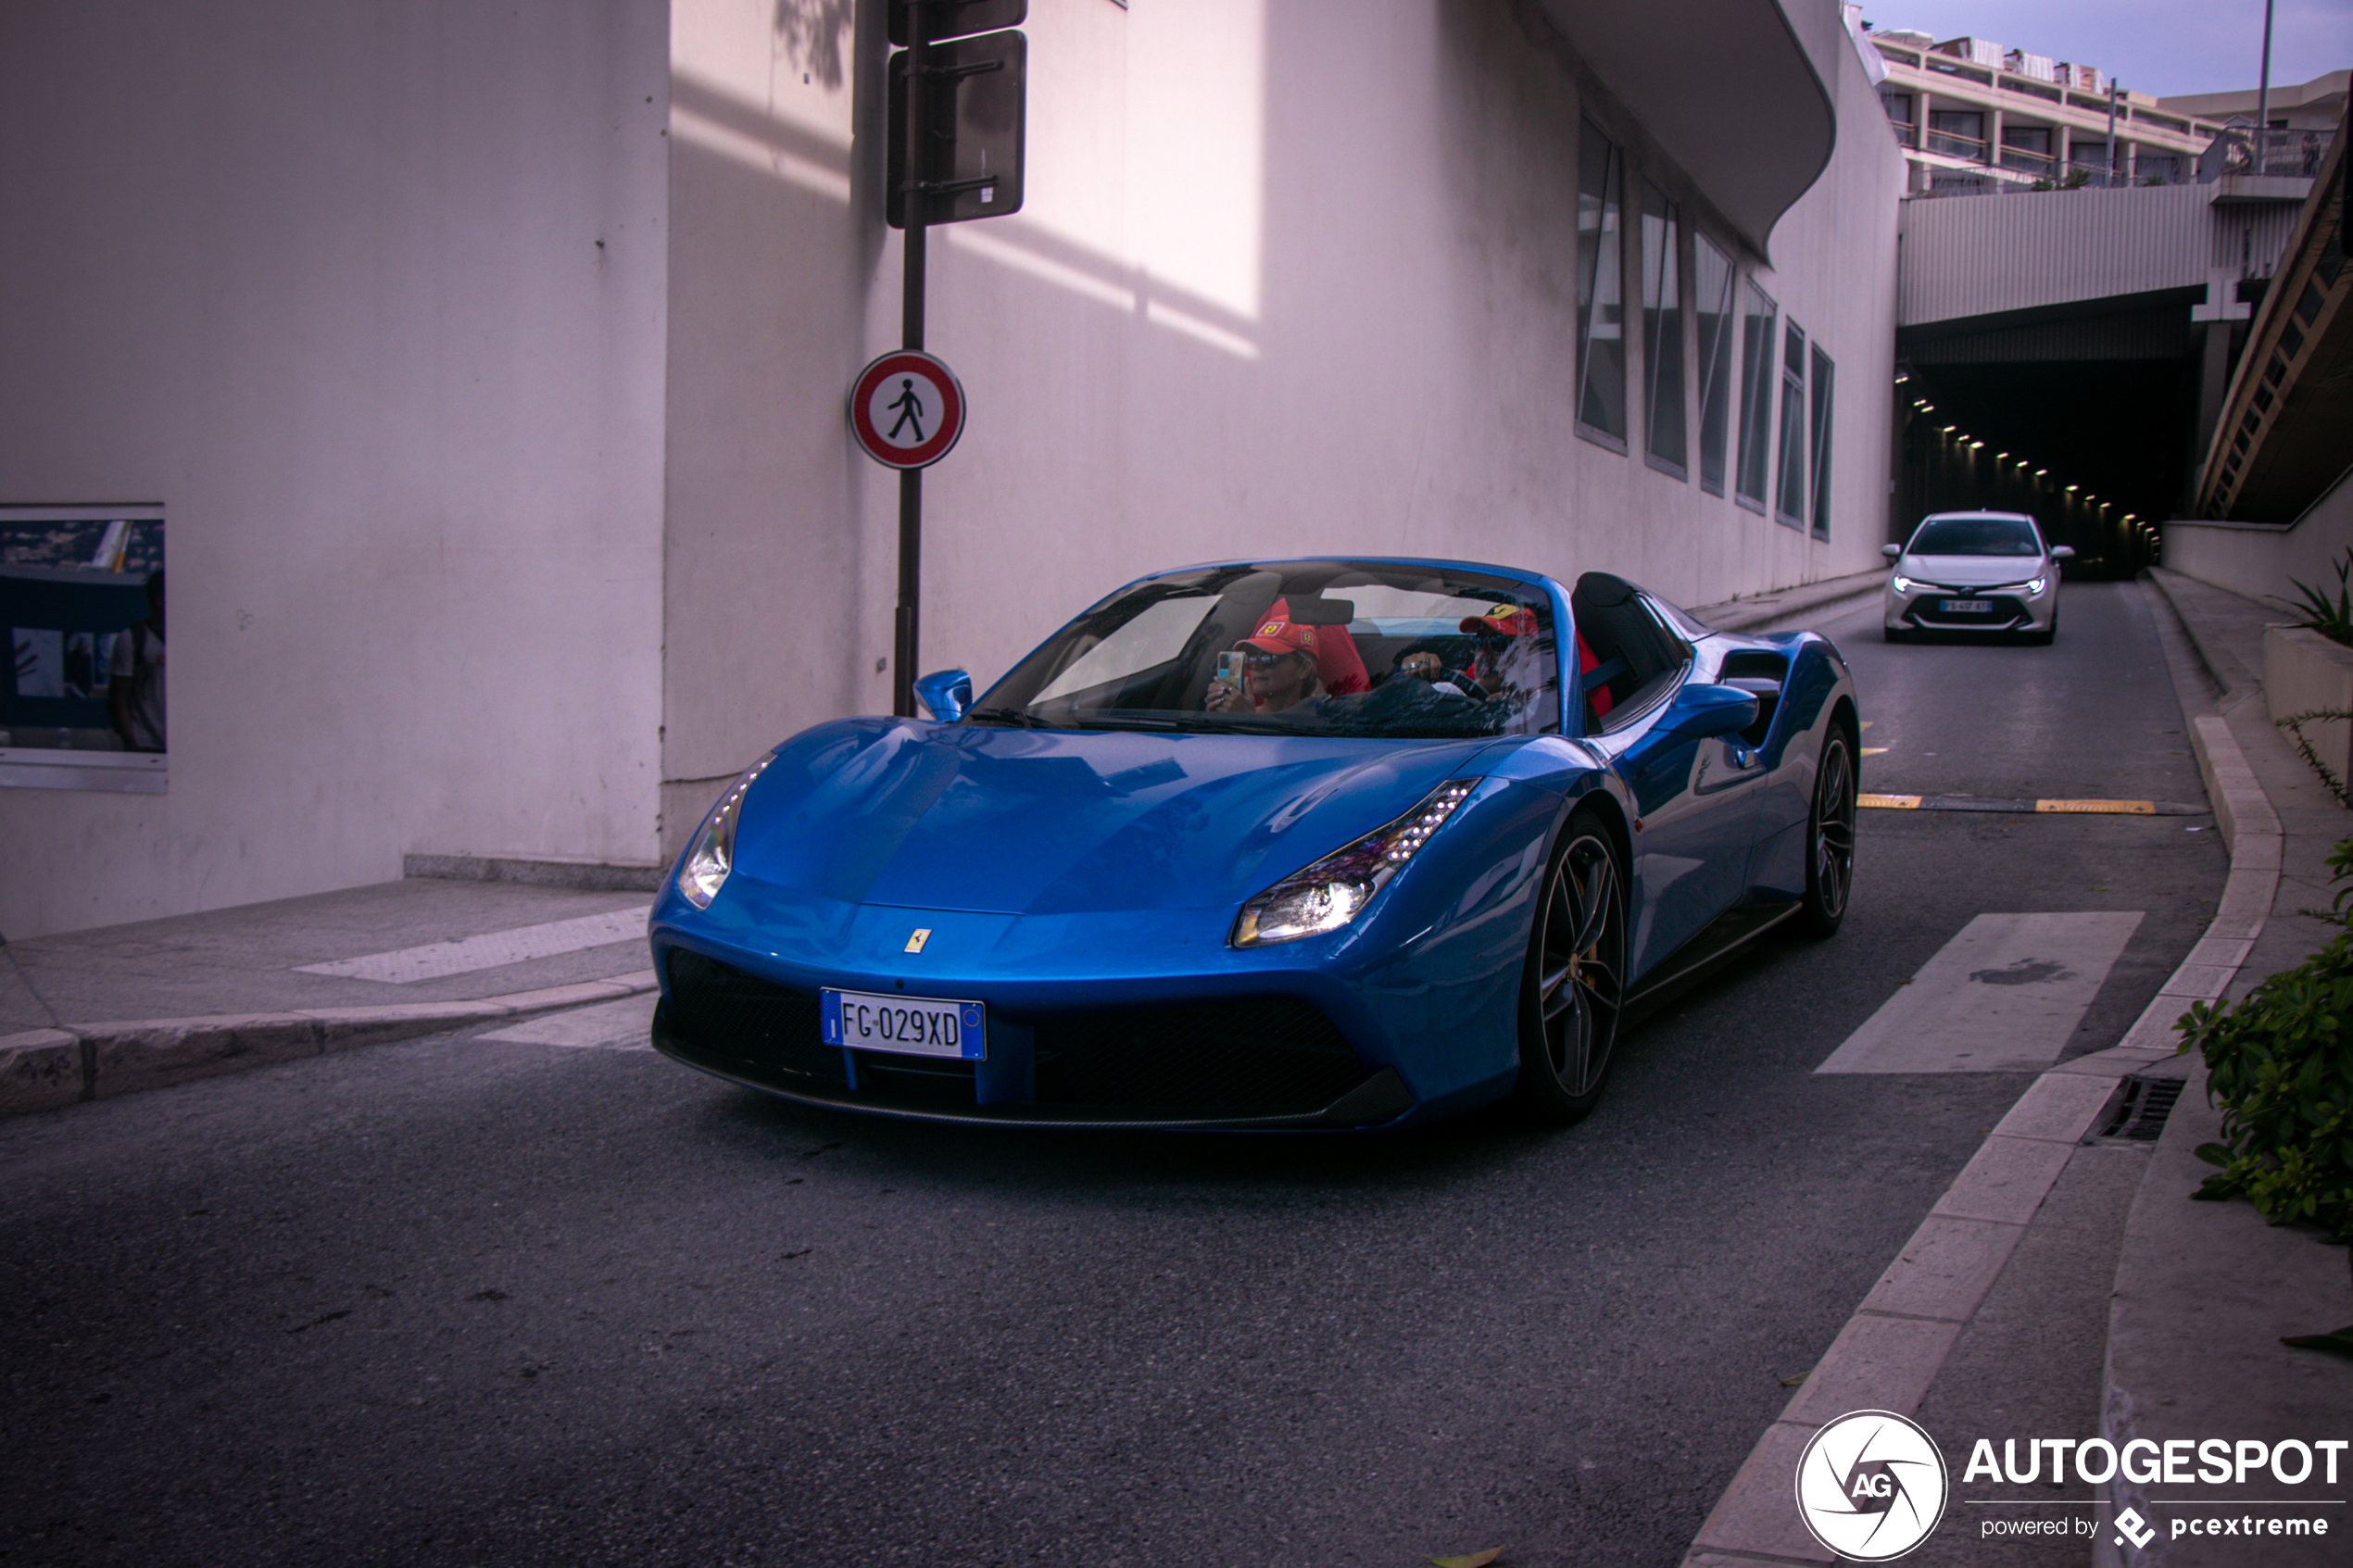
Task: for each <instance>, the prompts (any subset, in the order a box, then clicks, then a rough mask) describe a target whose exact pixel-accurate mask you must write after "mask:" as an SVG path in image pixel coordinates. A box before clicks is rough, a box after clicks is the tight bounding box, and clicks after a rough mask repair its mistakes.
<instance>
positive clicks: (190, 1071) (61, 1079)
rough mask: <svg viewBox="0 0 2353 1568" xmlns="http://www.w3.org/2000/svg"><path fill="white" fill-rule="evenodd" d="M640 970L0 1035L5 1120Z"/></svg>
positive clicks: (642, 984)
mask: <svg viewBox="0 0 2353 1568" xmlns="http://www.w3.org/2000/svg"><path fill="white" fill-rule="evenodd" d="M654 986H655V980H654V972H653V971H651V970H640V971H637V972H633V973H629V974H619V975H614V976H611V977H610V978H609V979H604V980H589V981H583V982H581V983H579V984H577V985H556V986H548V987H543V988H540V989H537V990H531V991H514V992H510V993H508V994H507V995H505V996H499V997H481V998H479V999H477V1000H474V1001H467V1002H391V1003H386V1004H383V1005H380V1006H375V1007H348V1008H301V1009H296V1010H290V1011H286V1012H266V1013H238V1014H222V1013H215V1014H210V1015H208V1016H206V1017H202V1018H148V1019H135V1020H128V1021H114V1022H97V1023H69V1024H67V1025H65V1026H63V1027H62V1028H57V1029H32V1030H27V1031H25V1032H23V1033H21V1034H16V1035H0V1117H5V1116H21V1115H25V1114H28V1113H30V1112H31V1111H35V1110H57V1109H58V1108H60V1107H62V1106H69V1105H78V1104H80V1103H82V1101H84V1100H94V1099H111V1098H114V1097H115V1096H116V1095H123V1094H131V1093H133V1092H134V1091H137V1090H140V1089H154V1088H162V1087H165V1086H166V1085H172V1084H185V1083H189V1082H192V1081H194V1080H195V1079H198V1078H211V1077H215V1076H218V1075H219V1074H220V1073H241V1072H243V1071H245V1069H246V1068H249V1067H264V1066H267V1065H269V1064H270V1063H271V1062H277V1061H291V1060H295V1059H296V1058H298V1057H306V1056H324V1055H326V1054H328V1053H329V1052H331V1051H341V1050H350V1049H352V1048H354V1047H359V1046H373V1045H382V1044H384V1043H385V1042H387V1041H391V1040H404V1039H408V1038H409V1037H411V1036H413V1035H422V1034H427V1033H432V1032H436V1031H440V1030H447V1029H462V1028H464V1027H466V1026H468V1025H470V1024H474V1023H487V1022H491V1021H492V1020H494V1019H501V1018H518V1017H521V1016H522V1015H523V1014H525V1013H533V1012H547V1011H552V1010H556V1009H559V1008H570V1007H579V1006H582V1005H584V1004H585V1003H588V1002H603V1001H615V1000H618V999H620V998H621V997H636V996H642V995H644V994H645V993H646V992H648V991H650V990H652V989H654Z"/></svg>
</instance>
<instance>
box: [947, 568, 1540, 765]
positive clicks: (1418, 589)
mask: <svg viewBox="0 0 2353 1568" xmlns="http://www.w3.org/2000/svg"><path fill="white" fill-rule="evenodd" d="M1557 671H1558V666H1557V662H1556V660H1555V659H1554V649H1553V612H1552V606H1551V604H1550V602H1549V601H1548V599H1547V597H1546V596H1545V594H1544V591H1543V590H1542V589H1541V588H1539V587H1537V586H1535V585H1533V584H1530V583H1514V582H1510V581H1507V580H1505V579H1503V578H1496V577H1490V576H1487V575H1486V574H1484V573H1480V572H1468V571H1453V570H1449V569H1445V568H1440V567H1429V566H1415V565H1400V564H1397V563H1393V562H1392V563H1375V562H1365V561H1285V562H1279V563H1276V564H1272V565H1243V566H1221V567H1211V568H1206V569H1202V570H1199V571H1180V572H1174V573H1171V574H1169V575H1167V576H1164V577H1154V578H1149V579H1147V580H1146V581H1144V582H1142V583H1136V584H1135V585H1134V586H1132V587H1127V588H1123V589H1121V590H1120V591H1119V592H1118V593H1116V594H1114V595H1113V596H1111V597H1109V598H1107V599H1105V600H1103V601H1102V602H1101V604H1098V605H1096V606H1095V607H1094V608H1092V609H1089V610H1088V611H1087V612H1086V613H1085V614H1084V615H1081V616H1080V617H1079V618H1078V619H1077V620H1076V621H1072V622H1071V623H1070V624H1069V625H1068V626H1065V627H1064V628H1063V629H1062V631H1060V632H1058V633H1055V634H1054V635H1053V636H1052V637H1051V638H1049V639H1047V641H1046V642H1045V643H1044V644H1042V645H1040V646H1039V647H1038V649H1037V650H1036V651H1035V652H1033V653H1032V654H1030V656H1029V657H1028V658H1026V659H1023V660H1022V661H1021V662H1020V663H1019V664H1017V665H1015V666H1014V667H1013V672H1012V673H1011V674H1008V675H1007V676H1006V677H1005V678H1004V679H1003V680H1001V681H1000V682H998V683H997V684H996V685H994V686H992V687H991V688H989V690H988V694H987V695H986V696H983V697H982V698H981V699H980V700H979V702H977V703H975V705H974V707H973V709H972V711H971V712H970V713H969V714H967V715H966V716H965V721H966V722H968V723H975V724H1011V725H1020V726H1024V727H1032V728H1043V729H1148V730H1176V731H1183V732H1187V733H1202V734H1220V733H1223V734H1322V735H1379V736H1390V737H1396V738H1401V739H1405V738H1414V739H1455V738H1466V737H1475V736H1479V735H1500V734H1551V733H1554V732H1555V731H1557V730H1558V729H1559V728H1560V689H1559V676H1558V673H1557Z"/></svg>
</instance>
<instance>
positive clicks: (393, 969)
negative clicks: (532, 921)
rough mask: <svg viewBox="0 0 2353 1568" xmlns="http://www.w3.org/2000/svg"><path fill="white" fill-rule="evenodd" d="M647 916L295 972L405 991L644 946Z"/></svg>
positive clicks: (585, 921)
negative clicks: (595, 951) (530, 963)
mask: <svg viewBox="0 0 2353 1568" xmlns="http://www.w3.org/2000/svg"><path fill="white" fill-rule="evenodd" d="M652 913H653V906H652V905H651V904H641V905H638V906H637V907H635V909H614V910H611V911H610V912H609V913H606V914H601V915H582V916H580V917H579V918H578V919H576V920H558V921H549V922H547V923H545V924H543V925H524V926H518V927H516V928H515V929H514V930H512V931H493V932H490V933H488V934H487V935H482V936H469V937H466V938H465V939H464V940H462V941H457V942H433V943H428V944H427V945H426V946H424V947H402V948H399V949H397V950H396V951H394V952H389V953H370V954H368V955H367V956H366V957H364V958H357V959H339V960H336V961H334V962H333V963H307V964H301V965H298V966H297V972H299V973H303V974H330V975H333V976H335V977H336V978H338V979H343V980H373V981H377V982H380V983H382V984H384V985H409V984H410V983H412V982H414V981H419V980H439V979H442V978H444V977H445V976H447V975H452V974H471V973H472V972H474V971H475V970H478V969H497V967H498V966H499V965H501V964H510V963H522V961H524V960H527V959H551V958H554V957H556V956H557V955H559V954H561V953H577V952H582V951H585V949H587V948H590V947H610V945H611V944H613V943H615V942H626V941H629V940H631V939H632V938H635V939H636V940H637V941H640V942H642V941H644V940H645V935H646V918H647V917H648V915H650V914H652Z"/></svg>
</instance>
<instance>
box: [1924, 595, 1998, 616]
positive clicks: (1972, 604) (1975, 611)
mask: <svg viewBox="0 0 2353 1568" xmlns="http://www.w3.org/2000/svg"><path fill="white" fill-rule="evenodd" d="M1937 608H1940V609H1942V610H1943V611H1944V613H1945V614H1947V615H1983V614H1984V613H1985V612H1986V611H1987V610H1989V609H1992V608H1994V606H1993V604H1992V602H1991V601H1990V600H1986V599H1946V600H1945V601H1944V603H1943V604H1942V605H1939V606H1938V607H1937Z"/></svg>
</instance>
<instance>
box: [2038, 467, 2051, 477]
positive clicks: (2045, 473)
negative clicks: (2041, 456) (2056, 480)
mask: <svg viewBox="0 0 2353 1568" xmlns="http://www.w3.org/2000/svg"><path fill="white" fill-rule="evenodd" d="M2034 477H2035V478H2037V479H2048V478H2050V477H2051V470H2048V469H2036V470H2034Z"/></svg>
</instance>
